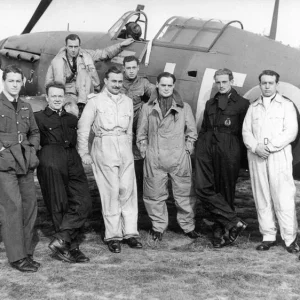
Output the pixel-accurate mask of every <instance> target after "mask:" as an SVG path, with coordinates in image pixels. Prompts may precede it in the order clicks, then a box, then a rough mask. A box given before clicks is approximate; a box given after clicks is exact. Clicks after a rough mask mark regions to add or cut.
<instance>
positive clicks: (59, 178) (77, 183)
mask: <svg viewBox="0 0 300 300" xmlns="http://www.w3.org/2000/svg"><path fill="white" fill-rule="evenodd" d="M46 92H47V101H48V106H47V107H46V108H45V110H44V111H40V112H38V113H36V114H35V118H36V122H37V125H38V127H39V129H40V133H41V147H42V149H41V150H40V151H39V152H38V157H39V159H40V165H39V168H38V170H37V176H38V180H39V183H40V186H41V190H42V194H43V198H44V201H45V204H46V206H47V209H48V210H49V212H50V214H51V217H52V221H53V225H54V228H55V234H54V239H53V240H52V242H51V243H50V244H49V248H50V249H51V251H52V252H53V253H54V257H55V258H58V259H60V260H63V261H66V262H69V263H73V262H76V263H84V262H88V261H89V258H88V257H86V256H85V255H84V254H83V253H82V252H81V250H80V249H79V244H78V240H77V235H78V233H79V230H80V228H81V227H82V226H83V225H84V222H85V221H86V218H87V216H88V214H89V212H90V210H91V198H90V195H89V187H88V183H87V178H86V175H85V172H84V169H83V166H82V163H81V159H80V156H79V155H78V153H77V150H76V148H75V147H76V143H77V121H78V119H77V117H75V116H74V115H72V114H70V113H67V112H66V111H65V110H64V108H63V105H64V102H65V98H64V93H65V89H64V86H63V85H61V84H59V83H50V84H49V85H48V86H47V87H46Z"/></svg>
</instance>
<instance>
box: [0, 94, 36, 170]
mask: <svg viewBox="0 0 300 300" xmlns="http://www.w3.org/2000/svg"><path fill="white" fill-rule="evenodd" d="M39 142H40V134H39V129H38V127H37V125H36V122H35V119H34V115H33V112H32V108H31V106H30V104H29V103H26V102H24V101H22V100H21V99H20V98H19V99H18V105H17V110H15V109H14V106H13V105H12V103H11V102H10V101H9V100H8V99H7V98H6V96H5V95H4V93H1V94H0V149H2V147H4V148H5V149H4V150H2V151H1V152H0V171H1V172H6V171H12V170H13V171H15V172H16V173H17V174H27V172H28V170H29V169H34V168H35V167H37V165H38V163H39V161H38V158H37V156H36V151H37V150H38V147H39Z"/></svg>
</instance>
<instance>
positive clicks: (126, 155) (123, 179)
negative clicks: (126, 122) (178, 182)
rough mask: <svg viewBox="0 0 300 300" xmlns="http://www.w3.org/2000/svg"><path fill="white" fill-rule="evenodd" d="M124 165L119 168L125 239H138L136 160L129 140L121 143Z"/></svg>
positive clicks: (120, 200) (120, 201)
mask: <svg viewBox="0 0 300 300" xmlns="http://www.w3.org/2000/svg"><path fill="white" fill-rule="evenodd" d="M119 147H120V153H121V157H122V163H121V165H120V168H119V182H120V186H119V189H120V191H119V203H120V206H121V211H122V213H121V222H122V232H123V237H124V238H130V237H137V236H138V235H139V233H138V230H137V221H138V205H137V186H136V179H135V172H134V160H133V154H132V150H131V145H129V142H128V140H127V141H126V142H125V143H122V144H121V143H120V144H119Z"/></svg>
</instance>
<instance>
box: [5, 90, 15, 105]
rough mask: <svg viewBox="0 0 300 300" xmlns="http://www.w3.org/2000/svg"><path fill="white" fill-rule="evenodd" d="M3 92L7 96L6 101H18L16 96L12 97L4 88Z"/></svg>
mask: <svg viewBox="0 0 300 300" xmlns="http://www.w3.org/2000/svg"><path fill="white" fill-rule="evenodd" d="M3 94H4V95H5V97H6V98H7V100H8V101H10V102H14V101H15V99H16V100H17V101H18V98H19V97H17V98H14V97H13V96H12V95H10V94H9V93H8V92H6V91H5V90H3Z"/></svg>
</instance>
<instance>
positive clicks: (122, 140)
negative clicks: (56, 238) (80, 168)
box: [78, 66, 142, 253]
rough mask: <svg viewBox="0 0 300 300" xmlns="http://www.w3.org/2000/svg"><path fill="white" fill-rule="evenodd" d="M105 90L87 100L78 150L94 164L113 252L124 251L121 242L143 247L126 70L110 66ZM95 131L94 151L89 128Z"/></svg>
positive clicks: (84, 161)
mask: <svg viewBox="0 0 300 300" xmlns="http://www.w3.org/2000/svg"><path fill="white" fill-rule="evenodd" d="M104 82H105V85H106V87H105V89H104V91H103V92H101V93H100V94H98V95H97V96H96V97H94V98H91V99H90V101H89V102H88V103H87V105H86V107H85V109H84V111H83V114H82V116H81V118H80V120H79V123H78V153H79V154H80V156H81V158H82V162H83V163H84V164H92V168H93V172H94V176H95V179H96V182H97V185H98V188H99V192H100V197H101V204H102V214H103V218H104V223H105V239H104V240H105V241H106V242H107V244H108V248H109V250H110V251H111V252H113V253H120V252H121V245H120V241H123V243H126V244H128V245H129V246H130V247H131V248H142V244H141V243H140V242H139V241H138V240H137V239H136V237H138V236H139V233H138V231H137V217H138V208H137V188H136V179H135V173H134V159H133V154H132V122H133V104H132V100H131V99H130V98H129V97H127V96H125V95H124V94H122V93H120V89H121V87H122V83H123V73H122V71H121V70H119V69H118V68H117V67H115V66H113V67H111V68H110V69H109V70H108V71H107V72H106V74H105V79H104ZM91 128H92V130H93V132H94V134H95V138H94V142H93V145H92V149H91V153H89V150H88V138H89V133H90V130H91Z"/></svg>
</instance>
